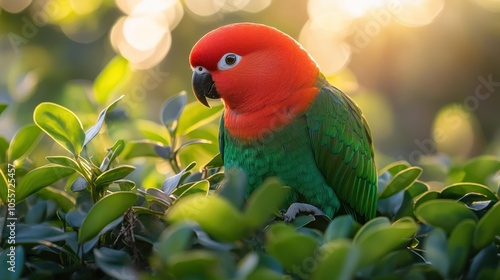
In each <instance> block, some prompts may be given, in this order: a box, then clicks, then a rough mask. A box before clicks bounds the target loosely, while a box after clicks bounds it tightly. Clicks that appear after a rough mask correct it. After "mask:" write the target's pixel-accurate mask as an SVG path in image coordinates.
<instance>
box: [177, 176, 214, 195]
mask: <svg viewBox="0 0 500 280" xmlns="http://www.w3.org/2000/svg"><path fill="white" fill-rule="evenodd" d="M209 189H210V184H209V183H208V181H207V180H201V181H198V182H196V183H194V184H191V186H190V187H189V188H187V189H186V190H185V191H183V192H182V193H181V194H180V195H179V198H178V199H181V198H182V197H186V196H188V195H192V194H195V193H202V194H208V191H209Z"/></svg>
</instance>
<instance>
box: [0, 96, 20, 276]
mask: <svg viewBox="0 0 500 280" xmlns="http://www.w3.org/2000/svg"><path fill="white" fill-rule="evenodd" d="M0 105H1V104H0ZM0 109H1V108H0ZM0 111H1V110H0ZM12 248H13V249H14V250H12ZM12 256H14V259H12ZM24 259H25V256H24V248H23V246H15V247H14V246H6V247H5V249H4V250H3V252H2V254H1V255H0V271H2V273H1V275H2V280H17V279H21V275H22V274H23V268H24Z"/></svg>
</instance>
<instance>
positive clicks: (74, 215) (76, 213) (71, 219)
mask: <svg viewBox="0 0 500 280" xmlns="http://www.w3.org/2000/svg"><path fill="white" fill-rule="evenodd" d="M85 216H87V213H86V212H83V211H82V210H79V209H75V210H73V211H70V212H68V214H66V219H65V221H66V223H68V225H69V226H70V227H73V228H81V227H82V224H83V220H84V219H85Z"/></svg>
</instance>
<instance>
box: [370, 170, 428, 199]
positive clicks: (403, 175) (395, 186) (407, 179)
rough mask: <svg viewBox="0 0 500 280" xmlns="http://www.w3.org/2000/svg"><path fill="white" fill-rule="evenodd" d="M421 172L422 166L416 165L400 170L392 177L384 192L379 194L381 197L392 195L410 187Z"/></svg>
mask: <svg viewBox="0 0 500 280" xmlns="http://www.w3.org/2000/svg"><path fill="white" fill-rule="evenodd" d="M421 173H422V168H420V167H416V166H413V167H410V168H407V169H404V170H402V171H399V172H398V173H397V174H396V175H395V176H394V177H393V178H392V179H391V181H390V182H389V184H387V186H386V187H385V188H384V190H383V191H382V193H380V194H379V199H381V198H387V197H390V196H391V195H394V194H396V193H397V192H399V191H402V190H404V189H406V188H408V187H409V186H411V185H412V184H413V183H414V182H415V181H416V180H417V178H418V176H420V174H421Z"/></svg>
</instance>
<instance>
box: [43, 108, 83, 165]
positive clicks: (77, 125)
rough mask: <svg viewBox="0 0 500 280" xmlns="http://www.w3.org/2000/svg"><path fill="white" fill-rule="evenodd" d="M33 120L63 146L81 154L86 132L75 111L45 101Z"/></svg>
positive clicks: (76, 154)
mask: <svg viewBox="0 0 500 280" xmlns="http://www.w3.org/2000/svg"><path fill="white" fill-rule="evenodd" d="M33 120H34V121H35V124H36V125H37V126H38V127H39V128H41V129H42V130H43V131H45V133H47V134H48V135H49V136H50V137H51V138H52V139H54V141H56V142H57V143H58V144H59V145H61V147H63V148H64V149H66V150H68V151H69V152H70V153H71V154H73V155H74V156H75V157H76V156H78V155H79V154H80V152H81V151H82V147H83V141H84V140H85V132H83V128H82V124H81V122H80V120H79V119H78V117H77V116H76V115H75V114H74V113H73V112H71V111H70V110H68V109H66V108H65V107H63V106H61V105H58V104H55V103H50V102H44V103H41V104H40V105H38V106H37V107H36V108H35V112H34V113H33Z"/></svg>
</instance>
